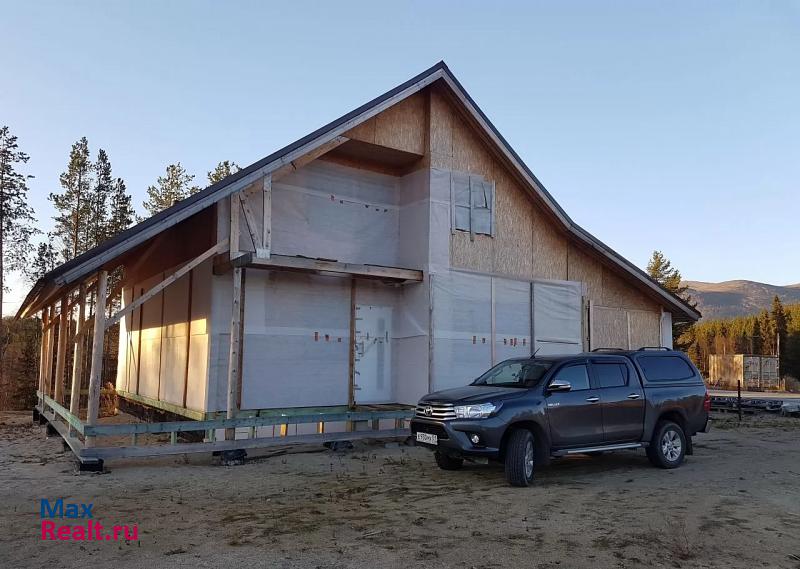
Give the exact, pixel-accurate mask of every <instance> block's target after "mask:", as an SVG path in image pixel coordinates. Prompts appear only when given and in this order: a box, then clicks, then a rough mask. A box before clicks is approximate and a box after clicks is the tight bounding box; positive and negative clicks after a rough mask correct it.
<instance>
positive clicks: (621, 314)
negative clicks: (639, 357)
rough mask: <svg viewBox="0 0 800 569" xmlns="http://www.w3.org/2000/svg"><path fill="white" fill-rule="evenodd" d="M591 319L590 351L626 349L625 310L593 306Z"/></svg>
mask: <svg viewBox="0 0 800 569" xmlns="http://www.w3.org/2000/svg"><path fill="white" fill-rule="evenodd" d="M591 319H592V321H591V335H592V337H591V347H592V349H595V348H622V349H627V348H628V318H627V315H626V313H625V310H622V309H620V308H608V307H602V306H593V307H592V313H591Z"/></svg>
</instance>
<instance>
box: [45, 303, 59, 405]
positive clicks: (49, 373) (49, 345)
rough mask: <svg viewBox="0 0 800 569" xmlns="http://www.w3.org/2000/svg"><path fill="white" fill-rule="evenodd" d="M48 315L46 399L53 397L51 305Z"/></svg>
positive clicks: (52, 316)
mask: <svg viewBox="0 0 800 569" xmlns="http://www.w3.org/2000/svg"><path fill="white" fill-rule="evenodd" d="M48 310H49V315H48V317H47V354H46V355H45V358H46V361H45V367H44V370H45V371H44V373H45V393H46V394H47V396H48V397H52V396H53V390H52V388H53V339H54V338H53V329H54V328H55V323H54V322H53V319H54V318H55V312H56V311H55V307H54V306H53V305H52V304H51V305H50V307H49V308H48Z"/></svg>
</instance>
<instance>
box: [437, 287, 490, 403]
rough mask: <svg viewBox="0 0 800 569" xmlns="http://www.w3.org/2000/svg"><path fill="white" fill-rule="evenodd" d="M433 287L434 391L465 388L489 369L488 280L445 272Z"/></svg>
mask: <svg viewBox="0 0 800 569" xmlns="http://www.w3.org/2000/svg"><path fill="white" fill-rule="evenodd" d="M432 285H433V329H434V332H433V390H434V391H438V390H440V389H447V388H450V387H458V386H461V385H466V384H468V383H470V382H471V381H472V380H474V379H475V378H476V377H478V376H479V375H481V374H482V373H483V372H485V371H486V370H487V369H489V368H490V367H491V365H492V345H491V341H492V304H491V295H492V291H491V286H492V285H491V277H487V276H483V275H473V274H468V273H457V272H444V273H438V274H436V275H434V276H433V278H432Z"/></svg>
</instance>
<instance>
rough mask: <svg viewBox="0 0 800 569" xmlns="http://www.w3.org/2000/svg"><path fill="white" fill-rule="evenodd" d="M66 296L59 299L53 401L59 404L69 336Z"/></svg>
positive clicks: (62, 396) (62, 399)
mask: <svg viewBox="0 0 800 569" xmlns="http://www.w3.org/2000/svg"><path fill="white" fill-rule="evenodd" d="M68 301H69V300H68V298H67V296H66V295H65V296H62V297H61V314H59V317H58V348H57V349H56V377H55V383H56V386H55V395H53V399H55V400H56V401H58V403H59V404H63V403H64V384H65V382H66V377H65V375H64V371H65V370H64V368H65V367H66V363H67V337H68V336H69V319H68V316H69V310H67V304H68Z"/></svg>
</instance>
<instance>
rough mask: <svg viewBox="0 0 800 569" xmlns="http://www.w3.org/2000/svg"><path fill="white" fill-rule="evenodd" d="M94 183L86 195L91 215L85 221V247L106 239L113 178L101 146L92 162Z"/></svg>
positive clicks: (108, 161)
mask: <svg viewBox="0 0 800 569" xmlns="http://www.w3.org/2000/svg"><path fill="white" fill-rule="evenodd" d="M94 172H95V178H94V184H93V185H92V191H91V193H90V194H89V196H88V203H89V210H90V212H91V215H90V216H89V219H88V220H87V223H86V238H85V240H84V243H85V246H86V249H87V250H88V249H91V248H92V247H96V246H97V245H99V244H100V243H102V242H103V241H105V240H106V239H108V232H109V227H108V226H109V201H110V199H111V192H112V191H113V186H114V178H113V177H112V175H111V161H110V160H109V158H108V154H106V151H105V150H103V149H102V148H101V149H100V150H98V151H97V160H96V161H95V163H94Z"/></svg>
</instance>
